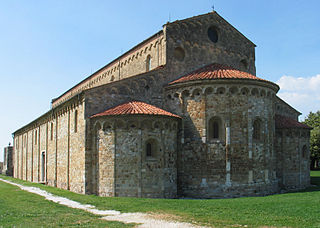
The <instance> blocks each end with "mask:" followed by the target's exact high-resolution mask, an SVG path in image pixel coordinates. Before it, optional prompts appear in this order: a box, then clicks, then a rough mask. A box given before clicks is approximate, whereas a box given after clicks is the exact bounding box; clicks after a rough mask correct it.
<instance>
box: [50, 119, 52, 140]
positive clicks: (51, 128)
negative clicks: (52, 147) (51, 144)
mask: <svg viewBox="0 0 320 228" xmlns="http://www.w3.org/2000/svg"><path fill="white" fill-rule="evenodd" d="M50 133H51V134H50V140H53V123H51V131H50Z"/></svg>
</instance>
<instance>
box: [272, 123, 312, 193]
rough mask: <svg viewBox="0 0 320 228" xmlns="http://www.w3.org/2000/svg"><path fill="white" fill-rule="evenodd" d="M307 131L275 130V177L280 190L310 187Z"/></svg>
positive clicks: (308, 136)
mask: <svg viewBox="0 0 320 228" xmlns="http://www.w3.org/2000/svg"><path fill="white" fill-rule="evenodd" d="M309 134H310V133H309V130H306V129H276V138H275V150H276V154H277V176H278V179H279V185H280V188H281V189H284V190H292V189H303V188H305V187H308V186H309V185H310V164H309V157H310V151H309V146H310V145H309V139H310V135H309Z"/></svg>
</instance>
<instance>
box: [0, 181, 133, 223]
mask: <svg viewBox="0 0 320 228" xmlns="http://www.w3.org/2000/svg"><path fill="white" fill-rule="evenodd" d="M1 177H2V176H1ZM131 226H132V225H130V227H131ZM0 227H1V228H2V227H129V225H125V224H122V223H119V222H108V221H105V220H101V219H99V216H95V215H92V214H90V213H87V212H85V211H82V210H77V209H71V208H68V207H66V206H62V205H59V204H56V203H53V202H50V201H47V200H45V199H44V198H43V197H41V196H38V195H36V194H32V193H29V192H26V191H22V190H20V188H18V187H16V186H13V185H10V184H7V183H4V182H2V181H0Z"/></svg>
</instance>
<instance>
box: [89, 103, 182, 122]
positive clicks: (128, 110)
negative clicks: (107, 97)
mask: <svg viewBox="0 0 320 228" xmlns="http://www.w3.org/2000/svg"><path fill="white" fill-rule="evenodd" d="M118 115H159V116H171V117H176V118H181V117H180V116H178V115H175V114H172V113H170V112H167V111H165V110H163V109H161V108H158V107H156V106H153V105H150V104H147V103H144V102H141V101H130V102H127V103H124V104H121V105H118V106H116V107H114V108H111V109H108V110H106V111H104V112H101V113H98V114H95V115H93V116H91V118H94V117H98V116H118Z"/></svg>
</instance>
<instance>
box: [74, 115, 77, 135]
mask: <svg viewBox="0 0 320 228" xmlns="http://www.w3.org/2000/svg"><path fill="white" fill-rule="evenodd" d="M77 131H78V110H75V111H74V133H77Z"/></svg>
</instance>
